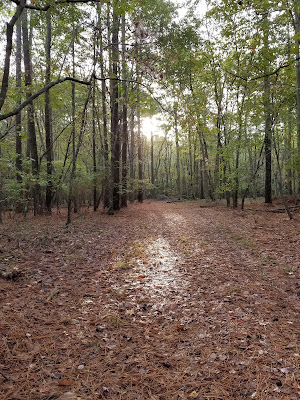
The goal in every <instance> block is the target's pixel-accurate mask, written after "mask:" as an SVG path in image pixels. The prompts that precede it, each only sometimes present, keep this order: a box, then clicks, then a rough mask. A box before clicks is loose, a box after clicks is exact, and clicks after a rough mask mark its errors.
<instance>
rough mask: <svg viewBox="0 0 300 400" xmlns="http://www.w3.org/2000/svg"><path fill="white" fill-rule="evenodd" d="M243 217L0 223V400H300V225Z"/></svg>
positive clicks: (212, 209) (157, 214)
mask: <svg viewBox="0 0 300 400" xmlns="http://www.w3.org/2000/svg"><path fill="white" fill-rule="evenodd" d="M252 208H253V209H252V210H251V209H248V210H246V211H243V212H242V211H238V210H232V209H227V208H226V207H223V206H220V205H214V206H210V205H209V204H205V203H200V202H182V203H181V202H178V203H168V204H167V203H159V202H145V203H144V204H131V205H130V206H129V207H128V208H127V209H123V210H121V211H120V212H118V213H117V214H116V215H115V216H108V215H106V214H103V213H101V212H97V213H93V212H92V211H89V210H85V211H82V212H81V213H80V214H79V215H77V216H76V217H75V218H74V221H73V223H72V225H71V226H69V227H68V228H66V226H65V215H64V214H63V213H62V214H56V213H54V214H53V215H52V216H50V217H47V216H42V217H36V218H33V217H28V218H27V220H25V221H22V222H16V221H14V220H13V219H8V220H7V221H6V222H5V224H4V225H3V226H2V227H1V228H0V237H1V242H0V256H1V265H0V269H2V278H0V301H1V304H0V305H1V309H0V317H1V318H0V335H1V343H0V399H1V400H2V399H5V400H27V399H28V400H52V399H59V400H75V399H91V400H94V399H114V400H118V399H120V400H144V399H145V400H147V399H150V400H175V399H198V400H221V399H222V400H235V399H258V400H269V399H284V400H296V399H297V400H298V399H300V365H299V363H300V348H299V346H300V340H299V339H300V318H299V311H300V268H299V267H300V251H299V248H300V214H299V213H298V214H295V218H294V219H293V220H292V221H290V220H289V219H288V218H287V216H286V215H285V214H275V213H268V212H266V210H267V209H268V208H270V207H267V206H264V205H262V204H261V205H260V206H258V205H257V204H254V205H253V206H252ZM254 208H255V209H254ZM14 267H17V268H18V271H15V274H14V275H12V278H13V279H5V277H6V275H5V273H4V272H3V271H4V270H5V271H6V272H8V273H9V270H10V269H11V268H14ZM6 278H7V277H6Z"/></svg>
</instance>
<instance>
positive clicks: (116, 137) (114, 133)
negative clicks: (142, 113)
mask: <svg viewBox="0 0 300 400" xmlns="http://www.w3.org/2000/svg"><path fill="white" fill-rule="evenodd" d="M117 4H118V0H115V1H114V4H113V5H114V7H113V23H112V32H111V72H112V78H114V79H110V93H111V169H112V177H111V178H112V183H113V191H112V203H113V210H119V209H120V155H121V153H120V150H121V146H120V126H119V86H118V81H117V80H116V79H115V78H117V77H118V69H119V68H118V67H119V65H118V64H119V16H118V13H117V10H116V6H117Z"/></svg>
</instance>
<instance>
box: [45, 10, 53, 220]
mask: <svg viewBox="0 0 300 400" xmlns="http://www.w3.org/2000/svg"><path fill="white" fill-rule="evenodd" d="M46 20H47V28H46V29H47V31H46V79H45V84H46V85H47V84H49V83H50V82H51V41H52V38H51V36H52V26H51V14H50V11H49V10H48V11H47V15H46ZM45 135H46V159H47V186H46V202H45V203H46V210H47V212H48V214H51V206H52V190H53V184H52V168H53V166H52V161H53V160H52V159H53V158H52V155H53V151H52V109H51V100H50V90H49V89H48V90H46V92H45Z"/></svg>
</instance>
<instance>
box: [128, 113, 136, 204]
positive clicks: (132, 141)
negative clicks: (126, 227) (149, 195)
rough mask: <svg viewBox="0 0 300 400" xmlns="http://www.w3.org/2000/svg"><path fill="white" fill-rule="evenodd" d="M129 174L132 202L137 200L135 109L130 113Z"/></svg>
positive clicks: (130, 198)
mask: <svg viewBox="0 0 300 400" xmlns="http://www.w3.org/2000/svg"><path fill="white" fill-rule="evenodd" d="M129 176H130V196H129V200H130V202H131V203H132V202H133V201H134V200H135V192H134V180H135V134H134V110H133V109H131V113H130V151H129Z"/></svg>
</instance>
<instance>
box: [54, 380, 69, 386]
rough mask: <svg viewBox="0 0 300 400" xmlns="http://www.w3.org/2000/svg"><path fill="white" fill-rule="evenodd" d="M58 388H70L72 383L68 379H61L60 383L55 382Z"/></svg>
mask: <svg viewBox="0 0 300 400" xmlns="http://www.w3.org/2000/svg"><path fill="white" fill-rule="evenodd" d="M57 385H58V386H71V385H72V381H70V379H62V380H61V381H58V382H57Z"/></svg>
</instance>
